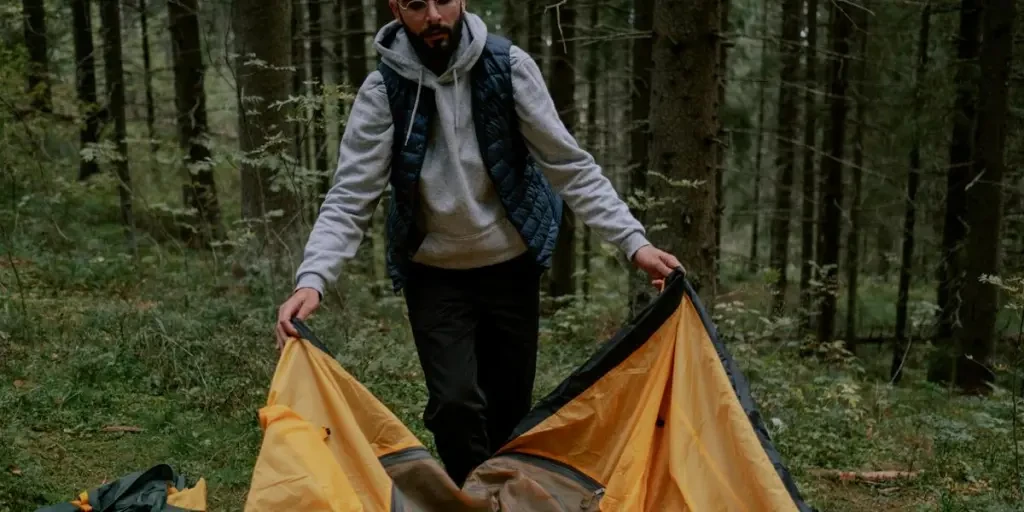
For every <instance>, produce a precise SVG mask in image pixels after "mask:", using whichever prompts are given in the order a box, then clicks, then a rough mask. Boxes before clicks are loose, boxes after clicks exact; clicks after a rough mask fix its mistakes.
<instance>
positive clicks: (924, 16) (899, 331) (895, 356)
mask: <svg viewBox="0 0 1024 512" xmlns="http://www.w3.org/2000/svg"><path fill="white" fill-rule="evenodd" d="M930 29H931V4H925V5H924V9H922V11H921V30H920V32H919V34H918V38H917V73H916V74H915V75H916V76H915V77H914V110H913V113H912V116H911V119H913V120H914V122H915V125H914V140H913V143H912V146H911V148H910V173H909V175H908V176H907V197H906V210H905V213H904V217H903V252H902V254H901V256H900V257H901V261H900V283H899V292H898V294H897V296H896V346H895V347H893V352H892V365H891V366H890V368H889V376H890V378H891V379H892V382H893V383H898V382H899V381H900V379H901V378H902V377H903V361H904V360H905V357H906V352H907V302H908V301H909V299H910V276H911V274H910V273H911V270H912V268H913V262H914V223H915V221H916V217H917V203H916V201H917V187H918V185H919V182H920V180H921V126H920V124H919V123H918V119H920V115H921V110H922V109H923V106H922V103H923V101H922V96H921V93H922V87H921V84H922V82H923V81H924V78H925V73H926V72H927V69H928V34H929V32H930Z"/></svg>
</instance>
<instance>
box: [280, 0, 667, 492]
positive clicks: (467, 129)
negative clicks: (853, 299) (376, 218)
mask: <svg viewBox="0 0 1024 512" xmlns="http://www.w3.org/2000/svg"><path fill="white" fill-rule="evenodd" d="M379 1H383V0H379ZM389 4H390V7H391V11H392V13H394V16H395V20H394V21H392V22H390V23H388V24H387V25H386V26H384V27H383V28H381V29H380V31H379V32H378V33H377V35H376V37H375V39H374V47H375V48H376V51H377V52H378V54H379V55H380V56H381V61H382V62H381V64H380V65H379V66H378V67H377V69H376V70H374V71H373V72H372V73H370V74H369V76H368V77H367V78H366V80H365V81H364V82H363V83H362V85H361V86H360V87H359V91H358V93H357V95H356V98H355V100H354V103H353V105H352V107H351V112H350V113H349V118H348V123H347V125H346V127H345V132H344V134H343V136H342V140H341V147H340V151H339V156H338V166H337V169H336V171H335V174H334V184H333V186H332V187H331V188H330V190H329V192H328V193H327V195H326V198H325V199H324V202H323V205H322V207H321V209H320V213H319V216H318V218H317V220H316V224H315V226H314V227H313V231H312V233H311V234H310V236H309V240H308V242H307V244H306V248H305V253H304V257H303V261H302V264H301V266H300V267H299V269H298V272H297V274H296V286H295V289H294V292H293V294H292V296H291V297H289V298H288V299H287V300H286V301H285V302H284V303H283V304H282V305H281V307H280V309H279V311H278V321H277V326H276V336H277V340H278V346H279V347H280V346H281V345H282V344H283V342H284V341H285V340H286V339H287V338H288V337H289V336H298V334H297V333H296V332H295V330H294V328H293V326H292V325H291V320H292V318H299V319H305V318H306V317H307V316H308V315H309V314H311V313H312V312H313V311H314V310H315V309H316V308H317V307H318V306H319V304H320V301H321V300H322V299H323V291H324V287H325V286H326V285H327V284H328V283H332V282H334V281H335V280H336V279H337V277H338V274H339V272H340V267H341V266H342V263H343V262H344V261H345V260H347V259H350V258H352V257H353V256H354V255H355V254H356V250H357V248H358V247H359V244H360V243H361V242H362V239H363V237H364V236H365V230H366V227H367V225H368V223H369V221H370V217H371V215H372V213H373V211H374V209H375V208H376V206H377V203H378V201H379V199H380V197H381V195H382V194H383V193H384V191H385V189H386V187H387V185H389V184H390V186H391V189H390V193H391V200H390V208H389V210H390V211H389V212H388V216H387V225H386V233H387V236H386V239H387V248H386V259H387V269H388V274H389V276H390V278H391V281H392V282H393V284H394V289H395V291H396V293H397V292H403V293H404V298H405V301H406V307H407V310H408V315H409V322H410V325H411V328H412V333H413V338H414V341H415V345H416V350H417V353H418V355H419V360H420V363H421V365H422V368H423V374H424V378H425V379H426V387H427V391H428V402H427V405H426V409H425V411H424V413H423V419H424V422H425V425H426V427H427V428H428V429H429V430H430V431H431V433H432V434H433V436H434V441H435V445H436V447H437V451H438V454H439V456H440V458H441V462H442V463H443V464H444V466H445V469H446V471H447V472H448V474H449V475H450V476H451V477H452V479H453V480H454V481H455V483H456V484H457V485H459V486H461V485H462V484H463V483H464V481H465V478H466V477H467V475H468V474H469V473H470V472H471V471H472V469H473V468H474V467H476V465H478V464H480V463H481V462H483V461H485V460H486V459H488V458H489V457H490V456H491V455H492V454H493V453H494V451H495V450H497V449H498V448H500V447H501V445H502V444H503V443H504V442H505V441H506V440H507V439H508V437H509V435H510V434H511V433H512V432H513V429H514V428H515V426H516V424H517V423H518V422H519V421H520V419H522V418H523V417H524V416H525V415H526V413H527V412H529V409H530V407H531V405H532V394H533V386H534V375H535V372H536V356H537V340H538V331H539V316H540V312H539V303H540V277H541V273H542V272H543V270H544V269H546V268H548V267H549V266H550V259H551V254H552V250H553V249H554V247H555V242H556V240H557V238H558V228H559V223H560V221H561V216H562V207H563V201H564V203H565V205H567V206H568V207H569V208H571V209H572V211H573V212H574V213H575V214H576V215H577V216H578V217H579V218H580V219H582V221H583V222H584V223H586V225H588V226H590V227H591V228H592V229H593V230H594V231H595V232H596V233H598V234H599V235H600V236H601V237H602V239H603V240H604V241H606V242H607V243H610V244H614V245H615V246H616V247H618V248H619V249H620V250H621V252H622V254H623V255H624V256H625V257H626V258H628V259H629V261H631V262H632V263H633V264H634V265H635V266H636V267H638V268H639V269H642V270H643V271H646V272H647V273H648V275H649V276H650V277H651V278H652V279H653V280H655V281H659V280H662V279H664V278H665V277H667V276H668V275H669V274H670V273H671V272H672V271H673V270H674V269H676V268H679V267H681V265H680V263H679V261H678V260H677V259H676V258H675V257H673V256H672V255H670V254H668V253H665V252H664V251H661V250H660V249H657V248H655V247H654V246H652V245H651V244H650V243H649V242H648V240H647V239H646V234H645V233H646V232H645V230H644V227H643V226H642V225H641V224H640V223H639V222H637V220H636V219H635V218H634V217H633V216H632V215H631V214H630V212H629V208H628V207H627V205H626V204H625V203H624V202H623V201H622V200H621V198H619V197H618V195H617V194H616V192H615V190H614V189H613V188H612V185H611V182H610V181H609V180H608V179H607V178H606V177H605V176H603V175H602V173H601V168H600V167H599V166H598V165H597V163H595V161H594V158H593V157H592V156H591V155H590V154H589V153H587V152H586V151H584V150H583V149H581V148H580V147H579V146H578V145H577V142H576V140H575V139H574V138H573V136H572V135H571V134H570V133H569V132H568V131H567V130H566V127H565V126H564V125H563V124H562V122H561V120H560V119H559V117H558V112H557V111H556V110H555V105H554V102H553V101H552V99H551V96H550V95H549V93H548V91H547V88H546V87H545V83H544V78H543V76H542V75H541V73H540V69H539V68H538V66H537V64H536V62H535V61H534V60H533V59H532V58H531V57H530V55H529V54H527V53H526V52H525V51H523V50H522V49H521V48H519V47H518V46H516V45H514V44H512V43H511V42H510V41H508V40H507V39H505V38H502V37H499V36H497V35H494V34H490V33H488V30H487V27H486V25H485V24H484V23H483V21H482V20H481V19H480V17H479V16H477V15H475V14H472V13H469V12H467V11H466V0H390V2H389Z"/></svg>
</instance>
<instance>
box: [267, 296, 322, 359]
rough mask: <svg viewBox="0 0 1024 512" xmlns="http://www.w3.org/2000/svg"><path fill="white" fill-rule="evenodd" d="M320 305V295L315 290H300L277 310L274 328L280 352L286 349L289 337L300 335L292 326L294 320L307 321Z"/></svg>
mask: <svg viewBox="0 0 1024 512" xmlns="http://www.w3.org/2000/svg"><path fill="white" fill-rule="evenodd" d="M319 305H320V293H318V292H317V291H316V290H314V289H313V288H299V289H298V290H295V293H293V294H292V296H291V297H289V298H288V300H286V301H285V302H284V304H281V307H280V308H278V310H277V326H276V327H275V328H274V332H275V334H276V335H277V349H278V350H281V349H282V348H284V342H285V341H287V340H288V338H289V337H291V336H298V335H299V333H298V332H297V331H296V330H295V327H294V326H292V318H298V319H299V320H305V319H306V317H308V316H309V315H310V313H312V312H313V311H315V310H316V308H317V307H318V306H319Z"/></svg>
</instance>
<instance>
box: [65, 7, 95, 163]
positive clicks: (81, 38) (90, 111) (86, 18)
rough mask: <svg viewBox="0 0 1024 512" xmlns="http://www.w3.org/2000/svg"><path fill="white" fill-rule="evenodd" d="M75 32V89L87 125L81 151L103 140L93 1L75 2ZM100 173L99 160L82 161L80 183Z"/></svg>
mask: <svg viewBox="0 0 1024 512" xmlns="http://www.w3.org/2000/svg"><path fill="white" fill-rule="evenodd" d="M71 17H72V22H73V25H74V32H75V62H76V65H75V89H76V90H77V96H78V102H79V108H80V109H81V112H82V114H83V117H84V118H85V123H84V124H83V125H82V127H81V128H79V131H78V140H79V145H80V149H85V148H86V147H87V146H89V145H91V144H96V143H97V142H99V139H100V116H99V108H100V107H99V105H97V103H96V56H95V54H94V50H93V44H92V10H91V9H90V7H89V0H71ZM99 172H100V168H99V164H97V163H96V161H95V160H86V159H84V158H82V157H81V156H79V157H78V179H80V180H87V179H89V177H91V176H93V175H95V174H98V173H99Z"/></svg>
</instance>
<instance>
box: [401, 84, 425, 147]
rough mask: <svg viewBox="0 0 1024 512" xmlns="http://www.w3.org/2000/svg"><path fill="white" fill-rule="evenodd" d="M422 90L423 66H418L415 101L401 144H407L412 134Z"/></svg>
mask: <svg viewBox="0 0 1024 512" xmlns="http://www.w3.org/2000/svg"><path fill="white" fill-rule="evenodd" d="M421 90H423V68H422V67H421V68H420V80H419V83H418V84H417V85H416V101H414V102H413V104H412V115H411V116H409V128H408V129H407V130H406V131H405V142H404V143H403V144H402V145H403V146H405V145H406V144H409V137H410V136H411V135H412V126H413V124H415V119H416V109H417V108H419V106H420V91H421Z"/></svg>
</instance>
